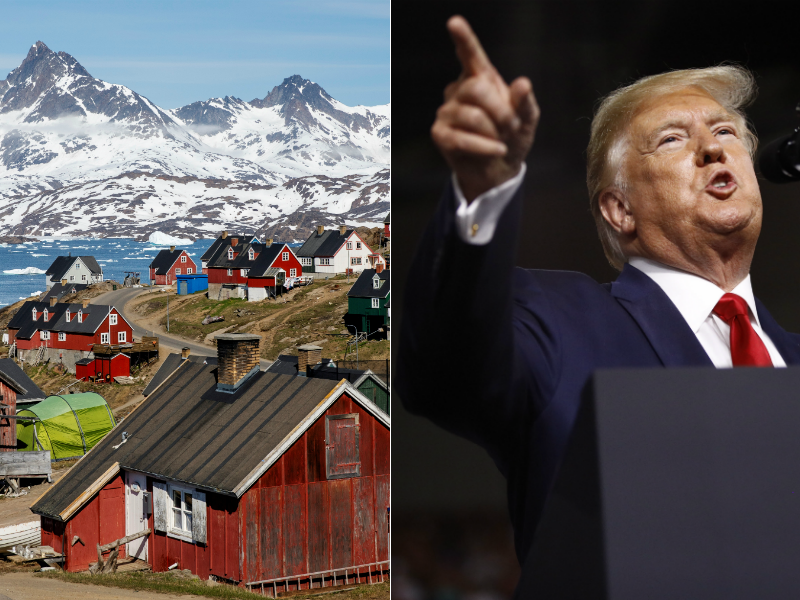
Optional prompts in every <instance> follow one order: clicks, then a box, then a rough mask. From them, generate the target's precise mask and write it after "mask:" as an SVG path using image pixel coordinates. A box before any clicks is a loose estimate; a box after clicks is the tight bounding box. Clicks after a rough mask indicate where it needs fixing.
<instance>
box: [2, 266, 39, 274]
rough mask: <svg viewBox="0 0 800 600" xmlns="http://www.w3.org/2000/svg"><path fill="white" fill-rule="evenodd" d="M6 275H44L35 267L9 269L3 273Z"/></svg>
mask: <svg viewBox="0 0 800 600" xmlns="http://www.w3.org/2000/svg"><path fill="white" fill-rule="evenodd" d="M3 273H5V274H6V275H44V274H45V271H42V270H41V269H37V268H36V267H25V268H24V269H9V270H7V271H3Z"/></svg>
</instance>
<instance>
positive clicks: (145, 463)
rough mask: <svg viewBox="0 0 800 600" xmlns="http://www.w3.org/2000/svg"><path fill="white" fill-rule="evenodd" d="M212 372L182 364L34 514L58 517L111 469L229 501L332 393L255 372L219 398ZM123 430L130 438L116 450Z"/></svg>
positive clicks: (318, 384)
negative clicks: (185, 485) (205, 491)
mask: <svg viewBox="0 0 800 600" xmlns="http://www.w3.org/2000/svg"><path fill="white" fill-rule="evenodd" d="M215 371H216V367H215V366H211V365H204V364H200V363H194V362H192V361H183V364H182V365H181V366H180V367H179V368H178V369H177V370H176V371H175V372H174V373H173V374H172V376H171V377H169V378H168V379H167V381H166V382H165V383H164V384H163V385H162V386H161V387H160V388H158V389H157V390H156V391H155V392H153V393H152V394H151V395H150V396H148V397H147V399H146V400H144V402H143V403H142V404H141V405H140V406H139V407H138V408H137V409H136V410H134V411H133V412H132V413H131V414H130V415H129V416H128V417H127V418H126V419H125V421H124V422H123V423H124V424H123V426H122V427H121V428H120V427H117V428H115V429H114V430H112V432H111V433H110V434H109V435H107V436H106V437H105V439H103V440H102V441H101V442H99V443H98V444H97V446H95V448H94V449H92V451H91V452H90V453H89V454H87V455H86V456H85V457H84V458H83V459H82V460H81V462H80V463H79V464H78V465H76V466H75V467H74V468H72V469H71V470H70V472H69V473H68V474H67V475H65V476H64V477H63V479H61V480H60V481H59V482H58V483H56V484H55V485H54V486H53V488H52V489H51V490H50V491H49V492H48V493H47V494H45V495H44V496H42V497H41V498H40V499H39V500H38V501H37V502H36V503H35V504H34V505H33V506H32V507H31V510H32V511H33V512H35V513H37V514H43V515H48V516H51V517H55V518H59V517H58V515H59V514H60V513H61V512H62V511H64V509H66V508H67V507H68V506H69V505H70V504H71V503H72V502H74V501H75V500H76V499H77V498H78V496H80V494H81V493H83V492H84V491H85V490H86V488H87V487H88V486H89V485H91V483H92V482H94V481H96V480H97V479H98V477H100V475H102V474H103V473H104V472H105V471H107V470H108V469H109V467H111V466H112V465H113V464H114V463H115V462H118V463H119V465H120V467H121V468H125V469H129V470H136V471H143V472H146V473H150V474H152V475H154V476H156V477H163V478H165V479H173V480H177V481H182V482H186V483H188V484H190V485H194V486H198V487H201V488H205V489H209V490H214V491H217V492H220V493H228V494H233V493H234V490H235V488H236V487H237V486H238V485H239V484H241V483H243V482H244V481H245V479H246V478H247V477H248V475H249V474H250V473H251V472H252V471H253V470H254V469H255V468H256V467H257V466H258V465H259V463H260V462H261V461H262V460H263V459H264V458H265V457H266V456H267V455H268V454H269V453H270V452H271V451H272V450H274V449H275V448H276V447H277V446H278V445H279V444H280V443H281V442H282V441H283V440H284V439H286V438H287V436H288V435H289V434H290V433H291V432H292V431H293V430H294V429H295V428H296V427H297V426H298V425H299V424H300V423H301V422H302V421H303V420H304V419H305V418H306V417H307V416H308V415H309V414H310V413H311V412H312V411H313V410H314V408H315V407H316V406H317V405H318V404H319V403H320V402H322V400H323V399H324V398H325V397H326V396H327V395H328V394H329V393H330V392H331V391H332V390H333V389H334V388H335V387H336V386H337V383H336V382H333V381H327V380H324V379H308V378H305V377H291V376H288V375H281V374H275V373H269V372H259V373H257V374H255V375H254V376H253V377H252V379H251V380H250V381H248V382H247V383H246V384H245V385H243V386H242V387H241V388H240V389H239V390H238V391H237V392H236V393H233V394H228V393H224V392H218V391H216V377H215V375H216V373H215ZM122 429H124V430H125V431H126V432H128V434H129V436H130V437H129V438H128V441H127V442H125V443H124V444H122V445H120V446H119V447H118V448H117V449H116V450H115V449H114V448H113V446H115V445H118V444H119V443H120V442H121V441H122V440H121V438H120V435H119V432H120V431H121V430H122Z"/></svg>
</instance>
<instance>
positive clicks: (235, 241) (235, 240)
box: [231, 238, 239, 246]
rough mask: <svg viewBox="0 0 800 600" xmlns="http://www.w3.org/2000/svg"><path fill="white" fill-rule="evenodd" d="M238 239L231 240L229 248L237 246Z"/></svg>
mask: <svg viewBox="0 0 800 600" xmlns="http://www.w3.org/2000/svg"><path fill="white" fill-rule="evenodd" d="M238 245H239V238H231V246H238Z"/></svg>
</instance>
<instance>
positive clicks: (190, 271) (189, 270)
mask: <svg viewBox="0 0 800 600" xmlns="http://www.w3.org/2000/svg"><path fill="white" fill-rule="evenodd" d="M186 274H187V275H191V274H192V267H187V268H186Z"/></svg>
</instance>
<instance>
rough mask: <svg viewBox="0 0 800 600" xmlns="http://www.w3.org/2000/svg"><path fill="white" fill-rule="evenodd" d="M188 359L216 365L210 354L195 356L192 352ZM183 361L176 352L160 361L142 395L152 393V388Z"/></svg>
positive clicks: (215, 359) (164, 379) (215, 360)
mask: <svg viewBox="0 0 800 600" xmlns="http://www.w3.org/2000/svg"><path fill="white" fill-rule="evenodd" d="M189 360H190V361H192V362H195V363H203V362H205V363H207V364H209V365H216V364H217V357H216V356H214V357H211V356H197V355H194V354H190V355H189ZM182 362H183V360H182V359H181V355H180V353H178V352H175V353H172V354H169V355H168V356H167V358H166V359H165V360H164V362H163V363H161V366H160V367H159V368H158V371H156V374H155V375H153V378H152V379H151V380H150V383H148V384H147V387H146V388H144V391H143V392H142V395H143V396H149V395H150V394H152V393H153V390H154V389H156V388H157V387H158V386H159V385H161V384H162V383H164V382H165V381H166V380H167V378H168V377H169V376H170V375H172V374H173V373H174V372H175V369H177V368H178V367H179V366H180V364H181V363H182Z"/></svg>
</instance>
